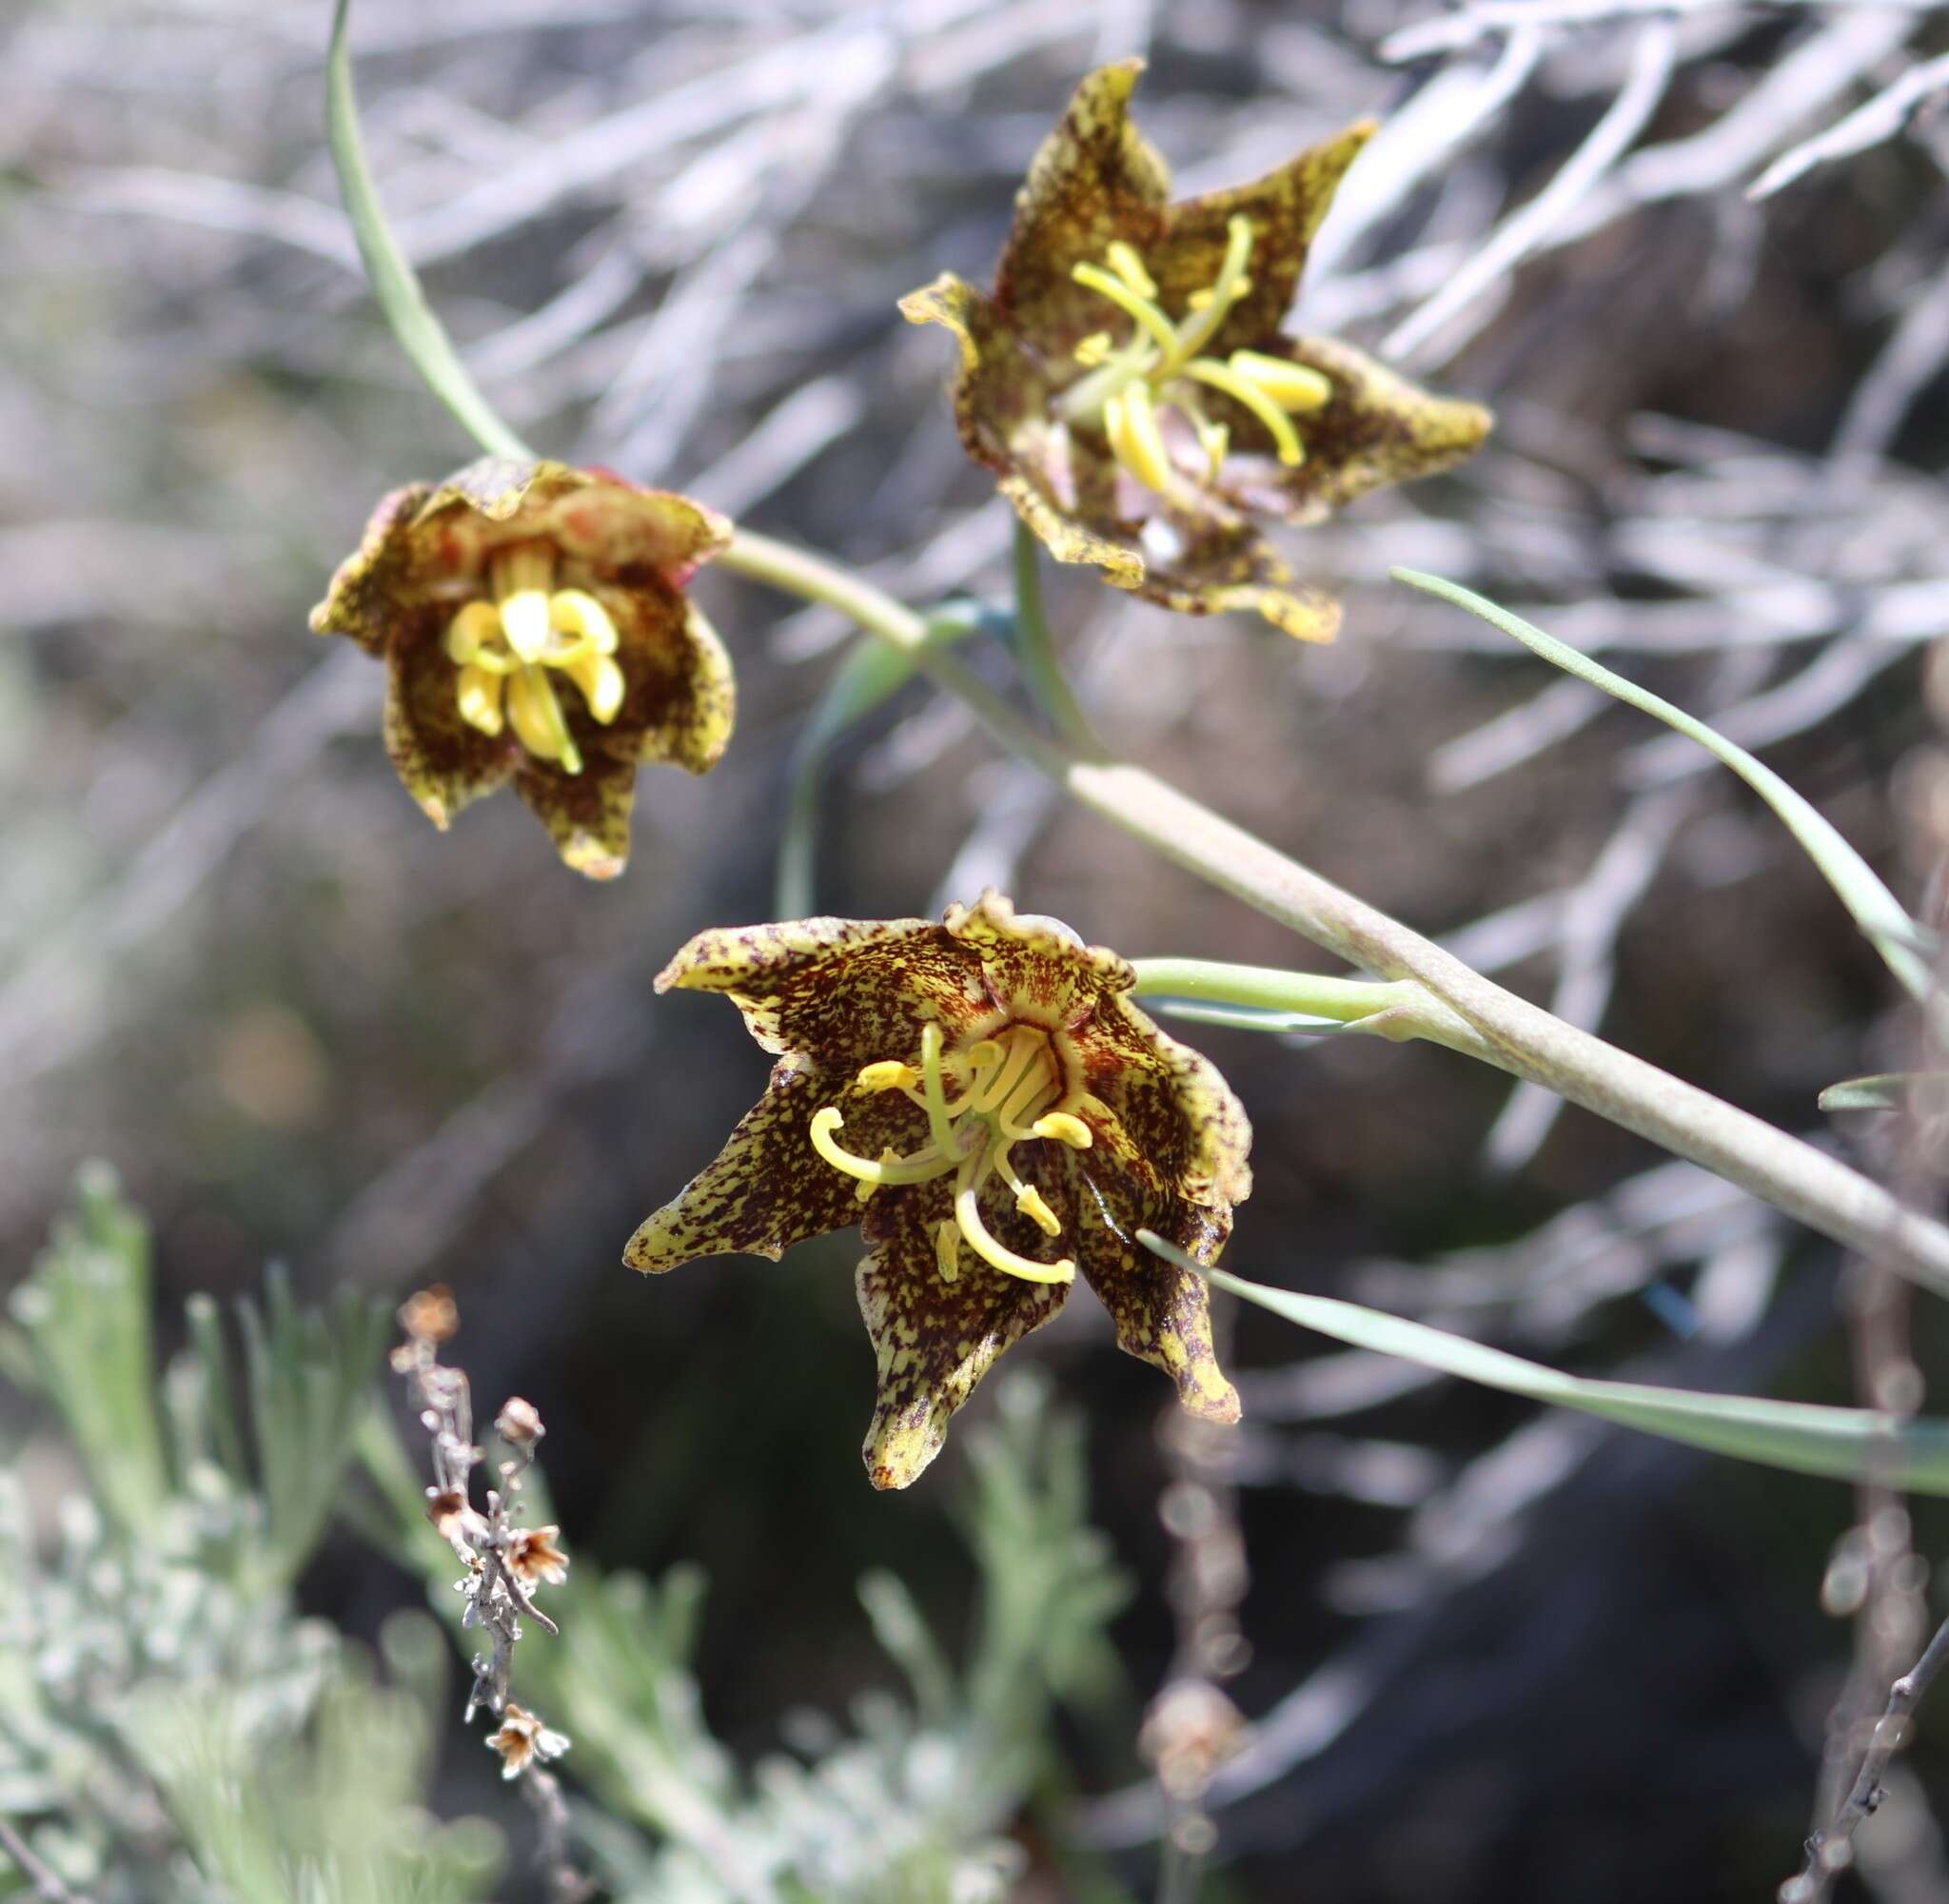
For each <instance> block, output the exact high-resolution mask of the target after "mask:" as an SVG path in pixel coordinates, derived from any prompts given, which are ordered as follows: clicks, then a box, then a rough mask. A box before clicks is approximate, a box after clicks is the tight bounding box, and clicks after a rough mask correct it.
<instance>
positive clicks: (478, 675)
mask: <svg viewBox="0 0 1949 1904" xmlns="http://www.w3.org/2000/svg"><path fill="white" fill-rule="evenodd" d="M501 685H502V677H501V676H499V675H497V674H490V673H489V672H488V671H487V670H486V669H485V668H476V667H473V666H471V665H470V666H467V667H464V668H463V669H462V670H461V679H460V691H459V698H460V708H461V718H462V719H463V721H465V722H466V723H467V725H468V726H469V727H477V728H479V729H480V730H481V732H482V734H499V733H500V732H501V729H502V713H501Z"/></svg>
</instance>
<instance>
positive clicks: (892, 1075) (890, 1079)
mask: <svg viewBox="0 0 1949 1904" xmlns="http://www.w3.org/2000/svg"><path fill="white" fill-rule="evenodd" d="M854 1082H855V1083H856V1085H858V1087H859V1088H860V1089H861V1090H912V1089H914V1087H915V1085H917V1084H918V1083H919V1082H920V1073H919V1072H918V1071H916V1070H915V1069H914V1067H913V1066H912V1065H903V1064H902V1063H901V1062H900V1061H899V1060H898V1059H897V1058H882V1059H881V1060H880V1061H879V1063H878V1064H876V1065H868V1066H866V1067H865V1069H864V1070H861V1071H860V1073H859V1075H858V1077H856V1079H855V1080H854Z"/></svg>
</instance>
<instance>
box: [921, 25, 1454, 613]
mask: <svg viewBox="0 0 1949 1904" xmlns="http://www.w3.org/2000/svg"><path fill="white" fill-rule="evenodd" d="M1141 70H1142V66H1141V62H1139V61H1136V60H1125V61H1123V62H1121V63H1120V64H1118V65H1115V66H1107V67H1102V68H1099V69H1097V70H1096V71H1095V72H1093V73H1091V74H1090V75H1089V76H1088V77H1087V78H1086V79H1085V80H1084V81H1083V83H1082V84H1081V85H1080V86H1079V87H1078V88H1076V92H1075V96H1074V98H1073V100H1072V101H1071V102H1070V107H1069V110H1068V111H1067V112H1066V113H1065V114H1064V115H1063V118H1062V121H1061V123H1060V124H1059V125H1058V126H1057V127H1056V128H1055V130H1054V131H1053V132H1052V133H1051V134H1050V135H1049V137H1048V139H1047V140H1045V141H1044V143H1043V146H1042V149H1041V150H1040V151H1039V152H1038V153H1037V154H1036V156H1035V159H1034V164H1033V165H1032V166H1031V167H1030V168H1029V176H1028V180H1027V182H1026V183H1025V184H1024V186H1023V187H1022V189H1021V191H1020V192H1019V193H1018V194H1017V196H1016V202H1015V220H1014V227H1013V229H1012V230H1011V231H1010V233H1009V239H1008V243H1007V245H1005V246H1004V247H1003V250H1002V254H1001V259H1000V261H999V263H998V264H997V265H996V267H995V279H994V290H993V291H992V292H983V291H979V290H977V289H975V288H974V286H973V285H969V284H966V283H964V282H963V281H962V280H961V279H959V278H957V277H955V276H954V275H953V274H952V273H948V274H946V275H944V276H942V277H940V278H938V279H936V280H935V282H934V283H933V284H932V285H926V286H925V287H924V288H922V289H920V290H917V291H915V292H913V293H912V294H911V295H910V296H908V297H906V298H904V299H902V300H901V303H900V309H901V310H902V312H904V313H905V315H906V316H907V317H908V318H909V319H911V320H912V321H913V322H914V323H915V324H944V325H946V326H947V328H948V329H949V330H951V331H952V332H954V334H955V337H956V338H957V339H958V340H959V342H960V346H961V363H960V369H959V372H958V374H957V375H956V377H955V384H954V392H953V396H954V406H955V421H956V422H957V424H958V426H959V429H960V434H961V441H962V442H963V444H964V445H965V446H966V448H967V451H968V454H969V455H970V456H972V457H973V458H974V460H975V461H977V462H979V463H981V464H983V465H984V466H985V467H987V468H988V469H990V470H992V471H993V472H994V475H995V477H996V479H997V486H998V487H999V488H1000V490H1001V492H1002V494H1003V495H1005V496H1006V497H1008V499H1009V500H1010V501H1012V502H1013V503H1014V506H1015V509H1016V511H1017V512H1018V513H1019V515H1020V516H1021V519H1022V520H1023V521H1024V522H1025V523H1027V524H1028V526H1029V527H1030V528H1031V529H1032V530H1033V531H1034V533H1035V535H1036V536H1038V537H1039V538H1040V539H1041V540H1042V541H1043V542H1045V543H1046V544H1047V545H1048V547H1049V549H1050V552H1051V553H1052V554H1053V556H1055V558H1056V559H1058V560H1059V561H1065V562H1093V563H1095V564H1096V565H1097V566H1098V567H1100V568H1101V569H1102V571H1103V575H1104V579H1105V580H1106V581H1109V582H1111V583H1112V584H1114V585H1115V586H1117V587H1119V588H1128V589H1132V590H1134V591H1135V592H1136V593H1137V594H1138V595H1140V596H1142V597H1144V598H1145V599H1149V600H1152V601H1155V602H1158V603H1160V604H1161V605H1162V606H1164V607H1166V608H1173V609H1178V610H1181V611H1183V612H1185V613H1188V614H1193V615H1197V614H1207V613H1210V612H1212V611H1214V610H1220V609H1241V608H1242V609H1255V610H1257V611H1258V613H1259V614H1261V615H1263V616H1264V617H1265V618H1266V619H1267V620H1269V621H1270V622H1272V623H1273V624H1274V625H1275V626H1276V627H1280V628H1283V629H1285V630H1286V631H1287V632H1288V633H1289V634H1292V635H1296V636H1298V637H1300V638H1302V639H1305V640H1313V641H1323V640H1329V639H1331V638H1332V636H1333V633H1334V631H1335V629H1336V627H1337V625H1338V622H1339V609H1338V607H1337V606H1336V604H1335V603H1334V602H1333V601H1332V599H1330V598H1329V597H1328V596H1327V595H1325V594H1323V593H1322V592H1321V591H1320V590H1319V589H1317V588H1315V587H1312V586H1310V585H1309V584H1307V583H1304V582H1299V581H1296V580H1295V579H1293V576H1292V573H1291V570H1290V569H1289V567H1288V565H1287V564H1286V562H1285V561H1284V560H1282V559H1281V558H1280V557H1279V556H1278V555H1277V554H1276V553H1275V552H1274V550H1273V549H1272V548H1271V546H1270V544H1269V543H1268V542H1267V541H1266V540H1265V539H1264V538H1263V537H1262V536H1261V534H1260V533H1259V530H1258V527H1257V524H1258V522H1259V521H1260V520H1276V521H1286V522H1310V521H1316V520H1319V519H1320V518H1322V517H1324V516H1326V515H1328V514H1329V513H1330V512H1331V511H1332V510H1334V509H1337V508H1339V507H1340V506H1341V505H1342V504H1344V503H1346V502H1349V501H1352V500H1353V499H1354V498H1355V497H1357V496H1361V495H1364V494H1365V493H1366V492H1367V491H1368V490H1370V489H1377V488H1381V487H1383V486H1385V485H1387V484H1388V483H1394V482H1405V481H1408V480H1410V479H1411V478H1414V477H1417V476H1427V475H1430V474H1432V473H1433V472H1434V471H1436V470H1441V469H1446V468H1447V467H1448V466H1449V465H1450V464H1452V463H1455V462H1459V461H1461V460H1462V459H1463V458H1464V457H1466V456H1467V455H1468V454H1469V452H1470V451H1472V450H1473V449H1474V448H1475V447H1476V446H1477V444H1479V443H1480V442H1482V440H1483V438H1484V437H1485V436H1486V434H1487V432H1488V428H1489V415H1488V412H1487V411H1486V410H1485V409H1483V408H1482V407H1481V405H1479V404H1476V403H1468V402H1454V401H1451V400H1449V399H1447V398H1442V397H1434V396H1430V395H1429V394H1428V393H1427V392H1426V391H1424V390H1420V389H1417V388H1416V387H1415V386H1414V385H1413V384H1412V383H1408V382H1406V381H1405V380H1404V379H1402V378H1400V377H1397V376H1395V375H1394V373H1393V372H1392V371H1390V370H1388V369H1387V368H1385V367H1384V366H1383V365H1382V364H1380V363H1376V362H1375V361H1374V360H1373V359H1372V358H1370V357H1368V356H1366V355H1365V354H1363V353H1362V352H1360V351H1358V350H1356V349H1354V348H1353V346H1352V345H1351V344H1342V343H1340V342H1339V341H1338V340H1336V339H1333V338H1322V337H1298V336H1288V335H1287V334H1285V333H1284V332H1283V331H1282V330H1281V328H1280V324H1281V322H1282V320H1283V319H1284V317H1285V315H1286V312H1287V307H1288V306H1289V304H1291V302H1292V298H1293V293H1294V291H1295V289H1296V288H1297V286H1298V283H1299V278H1300V273H1301V271H1302V270H1303V269H1304V267H1305V265H1306V258H1307V251H1308V249H1309V246H1310V245H1311V243H1312V239H1313V234H1314V232H1315V231H1317V230H1318V228H1319V225H1320V221H1321V220H1322V219H1323V218H1324V217H1325V216H1326V214H1327V208H1328V206H1329V205H1331V203H1332V201H1333V194H1334V192H1335V190H1336V189H1337V188H1338V186H1339V184H1340V181H1341V179H1342V177H1343V176H1344V175H1345V174H1346V171H1347V169H1348V167H1349V166H1351V165H1352V163H1353V161H1354V159H1355V158H1356V157H1358V155H1359V153H1360V149H1361V147H1363V146H1364V145H1365V144H1366V143H1367V141H1368V138H1369V137H1371V136H1372V133H1373V131H1374V127H1373V124H1372V122H1371V121H1364V122H1362V123H1361V124H1359V125H1356V126H1352V127H1350V128H1348V129H1347V130H1346V131H1345V132H1342V133H1340V134H1339V135H1338V136H1337V137H1335V138H1332V139H1329V140H1327V141H1326V142H1325V143H1324V144H1322V145H1318V146H1314V147H1310V148H1309V149H1308V150H1307V151H1304V152H1302V153H1300V154H1299V156H1298V157H1297V158H1295V159H1293V160H1292V161H1291V162H1290V163H1289V164H1287V165H1285V166H1282V167H1279V169H1278V170H1277V171H1274V172H1271V173H1269V174H1268V175H1267V176H1266V177H1265V178H1263V179H1260V180H1259V181H1258V182H1257V183H1256V184H1253V185H1247V186H1235V187H1233V188H1231V189H1230V190H1227V191H1218V192H1210V193H1207V194H1206V195H1205V196H1203V197H1201V198H1192V199H1185V200H1182V201H1180V202H1179V203H1177V204H1174V205H1173V204H1171V173H1170V170H1169V168H1168V167H1166V165H1165V163H1164V161H1163V159H1162V158H1160V157H1159V156H1158V154H1157V152H1156V151H1155V150H1154V149H1153V148H1152V146H1151V145H1150V143H1149V142H1148V141H1147V140H1146V139H1145V138H1144V137H1143V136H1142V135H1141V134H1140V133H1139V132H1138V131H1137V130H1136V128H1134V127H1133V126H1132V124H1131V123H1130V118H1129V105H1130V96H1131V91H1132V88H1133V87H1134V86H1135V84H1136V80H1137V75H1138V73H1139V72H1140V71H1141Z"/></svg>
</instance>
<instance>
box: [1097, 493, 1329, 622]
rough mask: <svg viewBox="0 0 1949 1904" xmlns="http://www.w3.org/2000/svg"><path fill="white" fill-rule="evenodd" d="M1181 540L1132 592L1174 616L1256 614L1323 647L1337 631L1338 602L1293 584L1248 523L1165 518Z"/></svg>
mask: <svg viewBox="0 0 1949 1904" xmlns="http://www.w3.org/2000/svg"><path fill="white" fill-rule="evenodd" d="M1171 526H1172V527H1173V528H1174V529H1176V530H1177V532H1178V533H1179V535H1180V536H1181V537H1182V538H1183V539H1184V546H1183V549H1182V551H1181V553H1179V554H1178V555H1176V556H1175V557H1173V558H1171V559H1169V560H1159V561H1152V563H1150V564H1149V566H1148V567H1147V568H1146V569H1145V571H1144V576H1143V579H1142V580H1141V581H1139V582H1138V584H1137V587H1136V593H1137V594H1138V595H1139V596H1141V597H1142V598H1143V599H1144V600H1146V601H1154V602H1156V603H1157V605H1158V606H1159V607H1160V608H1170V609H1174V610H1175V611H1176V612H1177V613H1178V614H1180V615H1223V614H1229V613H1230V612H1232V611H1234V610H1237V611H1242V612H1246V613H1250V614H1255V615H1259V616H1263V617H1264V618H1265V619H1266V620H1268V621H1270V623H1271V624H1272V626H1273V627H1275V628H1277V629H1280V630H1282V631H1283V632H1284V633H1286V634H1288V635H1290V636H1292V637H1293V638H1295V639H1297V640H1301V641H1330V640H1331V639H1332V638H1333V637H1334V636H1335V635H1337V634H1338V633H1339V631H1340V604H1339V603H1338V602H1337V601H1335V600H1334V599H1333V598H1332V597H1331V596H1330V595H1329V594H1328V593H1327V592H1326V591H1325V590H1324V589H1319V588H1315V587H1313V585H1312V584H1311V583H1310V582H1304V581H1301V580H1299V579H1297V578H1296V577H1295V576H1294V575H1293V573H1292V567H1291V564H1290V563H1289V562H1288V561H1287V559H1285V557H1284V556H1282V555H1280V553H1279V552H1278V550H1276V549H1275V548H1273V546H1272V545H1271V543H1270V542H1269V541H1267V540H1266V539H1265V537H1263V536H1262V535H1260V534H1259V532H1258V531H1257V530H1256V529H1254V528H1252V527H1251V526H1250V523H1247V522H1238V521H1232V522H1230V523H1228V522H1227V521H1226V520H1224V519H1222V518H1220V517H1219V516H1218V515H1217V514H1216V512H1215V511H1214V512H1212V513H1210V514H1207V515H1206V516H1204V517H1202V518H1198V519H1193V518H1189V517H1186V516H1183V515H1179V514H1173V515H1172V516H1171Z"/></svg>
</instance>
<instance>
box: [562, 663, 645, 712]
mask: <svg viewBox="0 0 1949 1904" xmlns="http://www.w3.org/2000/svg"><path fill="white" fill-rule="evenodd" d="M561 672H562V673H563V674H565V675H566V676H567V677H569V679H570V680H572V681H573V682H574V683H575V684H576V686H577V687H579V688H580V689H581V691H582V699H583V700H584V701H585V702H586V703H587V705H588V710H589V713H590V714H591V716H594V717H595V718H596V719H597V720H600V722H601V723H602V725H603V726H604V727H607V726H608V725H609V723H610V722H611V721H612V720H614V719H615V718H616V716H617V715H618V714H619V713H620V711H621V708H622V697H623V696H624V695H625V694H626V693H627V692H628V691H629V683H628V682H627V681H626V680H624V679H623V677H622V670H621V669H620V667H618V666H617V664H616V662H615V661H614V660H613V659H612V658H610V657H609V656H607V655H595V654H589V655H583V656H581V657H580V658H578V659H576V660H573V661H569V662H566V663H563V664H562V666H561Z"/></svg>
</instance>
